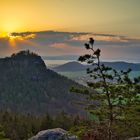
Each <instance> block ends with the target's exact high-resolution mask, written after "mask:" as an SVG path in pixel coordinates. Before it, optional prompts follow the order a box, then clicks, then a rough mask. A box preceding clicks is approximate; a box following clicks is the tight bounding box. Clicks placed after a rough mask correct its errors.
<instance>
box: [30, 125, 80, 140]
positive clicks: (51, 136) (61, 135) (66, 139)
mask: <svg viewBox="0 0 140 140" xmlns="http://www.w3.org/2000/svg"><path fill="white" fill-rule="evenodd" d="M29 140H78V138H77V137H76V136H73V135H70V134H68V132H67V131H65V130H63V129H61V128H55V129H48V130H43V131H40V132H39V133H38V134H37V135H36V136H34V137H32V138H30V139H29Z"/></svg>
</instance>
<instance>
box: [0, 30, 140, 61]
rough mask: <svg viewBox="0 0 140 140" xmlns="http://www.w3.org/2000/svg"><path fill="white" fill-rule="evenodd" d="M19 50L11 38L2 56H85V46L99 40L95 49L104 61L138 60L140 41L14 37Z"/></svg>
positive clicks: (0, 49) (3, 43) (1, 46)
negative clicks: (28, 52)
mask: <svg viewBox="0 0 140 140" xmlns="http://www.w3.org/2000/svg"><path fill="white" fill-rule="evenodd" d="M11 36H12V37H13V38H15V39H13V40H14V41H15V44H16V47H15V48H13V47H12V45H11V44H10V43H9V38H8V37H0V55H1V56H6V55H10V54H11V53H14V52H17V51H19V50H23V49H30V50H31V51H34V52H36V53H38V54H39V55H42V56H57V55H80V54H84V53H85V52H86V50H85V49H84V45H83V44H84V43H85V42H87V41H88V39H89V37H93V38H94V39H95V46H94V47H95V48H100V49H101V50H102V58H103V59H118V60H119V59H121V60H123V59H124V60H126V59H127V60H128V59H132V60H137V61H140V59H139V52H140V39H136V38H129V37H127V36H119V35H111V34H95V33H84V32H81V33H77V32H57V31H39V32H23V33H11Z"/></svg>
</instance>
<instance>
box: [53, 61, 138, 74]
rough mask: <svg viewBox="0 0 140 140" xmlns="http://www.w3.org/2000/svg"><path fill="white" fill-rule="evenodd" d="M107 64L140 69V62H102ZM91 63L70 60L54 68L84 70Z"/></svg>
mask: <svg viewBox="0 0 140 140" xmlns="http://www.w3.org/2000/svg"><path fill="white" fill-rule="evenodd" d="M102 63H103V64H105V65H106V66H109V67H112V68H114V69H116V70H127V69H128V68H131V69H132V70H133V71H140V63H128V62H121V61H120V62H102ZM88 67H91V66H89V65H83V64H81V63H79V62H68V63H66V64H63V65H59V66H56V67H54V68H53V70H54V71H56V72H66V71H71V72H74V71H82V70H86V69H87V68H88Z"/></svg>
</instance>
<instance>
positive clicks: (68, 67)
mask: <svg viewBox="0 0 140 140" xmlns="http://www.w3.org/2000/svg"><path fill="white" fill-rule="evenodd" d="M85 68H86V66H84V65H83V64H80V63H78V62H76V61H73V62H68V63H66V64H63V65H59V66H57V67H54V68H53V70H55V71H57V72H59V71H62V72H63V71H81V70H85Z"/></svg>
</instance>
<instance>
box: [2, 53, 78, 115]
mask: <svg viewBox="0 0 140 140" xmlns="http://www.w3.org/2000/svg"><path fill="white" fill-rule="evenodd" d="M72 86H79V85H78V84H77V83H75V82H73V81H72V80H69V79H67V78H66V77H63V76H61V75H58V74H57V73H55V72H53V71H52V70H49V69H47V68H46V65H45V63H44V61H43V60H42V58H41V57H40V56H38V55H37V54H34V53H31V52H29V51H21V52H19V53H17V54H13V55H12V56H11V57H7V58H3V59H0V109H2V110H8V111H15V112H22V113H32V114H37V115H38V114H45V113H46V112H49V113H50V114H54V115H56V114H57V113H59V112H61V111H65V112H66V113H70V114H76V113H77V112H79V110H78V109H76V108H75V106H73V105H71V104H72V102H74V101H77V100H79V97H78V96H77V95H75V94H72V93H70V92H69V89H70V87H72ZM79 113H81V112H79Z"/></svg>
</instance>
